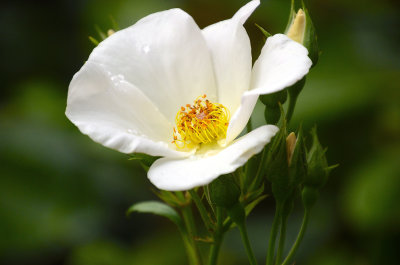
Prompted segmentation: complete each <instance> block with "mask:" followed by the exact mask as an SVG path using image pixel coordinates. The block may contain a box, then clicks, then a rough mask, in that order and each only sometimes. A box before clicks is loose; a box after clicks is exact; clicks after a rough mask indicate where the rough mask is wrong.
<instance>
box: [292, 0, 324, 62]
mask: <svg viewBox="0 0 400 265" xmlns="http://www.w3.org/2000/svg"><path fill="white" fill-rule="evenodd" d="M285 32H286V35H287V36H288V37H289V38H291V39H292V40H294V41H297V42H298V43H300V44H302V45H303V46H304V47H306V48H307V50H308V56H309V57H310V59H311V61H312V62H313V66H315V65H316V64H317V62H318V57H319V49H318V42H317V35H316V32H315V28H314V25H313V23H312V20H311V17H310V15H309V13H308V10H307V8H306V7H305V5H304V2H303V1H302V8H300V9H299V10H298V11H297V12H295V1H294V0H292V6H291V11H290V16H289V21H288V25H287V27H286V30H285Z"/></svg>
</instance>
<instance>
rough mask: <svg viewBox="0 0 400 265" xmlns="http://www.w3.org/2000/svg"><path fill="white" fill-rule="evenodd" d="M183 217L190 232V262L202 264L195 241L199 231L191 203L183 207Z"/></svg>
mask: <svg viewBox="0 0 400 265" xmlns="http://www.w3.org/2000/svg"><path fill="white" fill-rule="evenodd" d="M182 217H183V221H184V223H185V226H186V229H187V233H188V235H187V237H188V238H187V241H188V245H189V246H190V247H191V249H190V255H189V262H190V264H193V265H200V264H202V262H201V256H200V251H199V249H198V248H197V244H196V242H195V241H194V237H195V236H196V234H197V231H196V225H195V222H194V218H193V212H192V209H191V207H190V205H187V206H185V207H183V208H182ZM188 254H189V253H188Z"/></svg>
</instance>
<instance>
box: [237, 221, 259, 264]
mask: <svg viewBox="0 0 400 265" xmlns="http://www.w3.org/2000/svg"><path fill="white" fill-rule="evenodd" d="M237 225H238V228H239V231H240V235H241V236H242V241H243V244H244V248H245V249H246V254H247V257H248V258H249V262H250V265H257V260H256V257H255V256H254V252H253V250H252V249H251V245H250V241H249V236H248V234H247V230H246V226H245V224H244V223H243V224H239V223H237Z"/></svg>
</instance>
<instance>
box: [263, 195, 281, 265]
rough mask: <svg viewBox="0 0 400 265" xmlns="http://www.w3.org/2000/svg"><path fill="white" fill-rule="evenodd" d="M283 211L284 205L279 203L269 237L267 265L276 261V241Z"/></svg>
mask: <svg viewBox="0 0 400 265" xmlns="http://www.w3.org/2000/svg"><path fill="white" fill-rule="evenodd" d="M281 209H282V204H281V203H278V202H277V203H276V210H275V216H274V220H273V222H272V227H271V234H270V236H269V242H268V252H267V262H266V264H267V265H272V263H273V261H274V254H275V241H276V236H277V234H278V229H279V225H280V222H281V212H282V211H281Z"/></svg>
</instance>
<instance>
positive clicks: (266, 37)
mask: <svg viewBox="0 0 400 265" xmlns="http://www.w3.org/2000/svg"><path fill="white" fill-rule="evenodd" d="M255 26H256V27H257V28H258V29H259V30H260V31H261V33H262V34H263V35H264V40H266V39H268V38H269V37H271V36H272V34H271V33H269V32H268V31H266V30H265V29H264V28H263V27H261V26H260V25H258V24H257V23H255Z"/></svg>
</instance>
